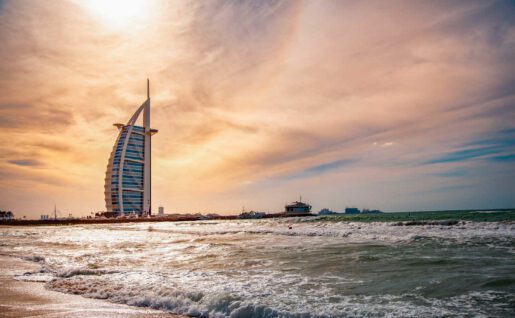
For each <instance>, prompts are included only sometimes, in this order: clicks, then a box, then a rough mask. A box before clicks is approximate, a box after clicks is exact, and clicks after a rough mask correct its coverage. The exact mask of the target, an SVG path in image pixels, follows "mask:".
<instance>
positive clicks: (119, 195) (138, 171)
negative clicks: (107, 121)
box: [104, 79, 157, 216]
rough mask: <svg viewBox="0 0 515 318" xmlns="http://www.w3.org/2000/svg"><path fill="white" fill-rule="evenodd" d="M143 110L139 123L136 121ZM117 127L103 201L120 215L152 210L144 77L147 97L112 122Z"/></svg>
mask: <svg viewBox="0 0 515 318" xmlns="http://www.w3.org/2000/svg"><path fill="white" fill-rule="evenodd" d="M142 112H143V126H138V125H136V121H137V120H138V118H139V116H140V114H141V113H142ZM114 126H116V127H117V128H118V130H119V133H118V137H117V138H116V142H115V143H114V146H113V150H112V152H111V156H110V157H109V162H108V164H107V171H106V178H105V187H104V188H105V191H104V193H105V203H106V210H107V211H108V212H114V213H117V214H120V215H125V214H131V213H134V214H137V215H139V216H145V215H150V214H151V213H152V194H151V189H152V188H151V148H152V147H151V137H152V135H154V134H155V133H157V130H156V129H152V128H150V83H149V80H148V79H147V100H146V101H145V102H144V103H143V104H142V105H141V106H140V107H139V108H138V109H137V110H136V112H135V113H134V114H133V115H132V117H131V118H130V119H129V121H128V122H127V124H125V125H124V124H114Z"/></svg>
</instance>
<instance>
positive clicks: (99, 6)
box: [80, 0, 149, 27]
mask: <svg viewBox="0 0 515 318" xmlns="http://www.w3.org/2000/svg"><path fill="white" fill-rule="evenodd" d="M80 3H81V5H82V6H83V7H85V8H87V9H88V10H89V11H90V12H91V13H92V14H94V15H95V16H98V17H101V18H102V19H103V20H104V21H105V22H106V23H108V24H110V25H112V26H115V27H125V26H127V25H130V24H131V23H135V22H137V21H138V20H141V19H142V18H144V17H145V16H146V14H147V13H148V8H149V2H148V1H145V0H82V1H81V2H80Z"/></svg>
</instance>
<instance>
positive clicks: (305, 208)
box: [284, 197, 311, 213]
mask: <svg viewBox="0 0 515 318" xmlns="http://www.w3.org/2000/svg"><path fill="white" fill-rule="evenodd" d="M284 209H285V211H286V213H311V205H309V204H306V203H304V202H302V197H301V198H300V201H295V202H293V203H292V204H287V205H286V206H285V207H284Z"/></svg>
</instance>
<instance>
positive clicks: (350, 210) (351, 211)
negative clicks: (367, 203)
mask: <svg viewBox="0 0 515 318" xmlns="http://www.w3.org/2000/svg"><path fill="white" fill-rule="evenodd" d="M359 212H360V211H359V209H358V208H345V214H359Z"/></svg>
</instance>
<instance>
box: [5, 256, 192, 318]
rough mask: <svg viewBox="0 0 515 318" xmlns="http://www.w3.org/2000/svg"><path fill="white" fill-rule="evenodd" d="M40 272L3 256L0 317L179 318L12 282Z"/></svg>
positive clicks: (32, 284)
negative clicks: (28, 272) (25, 274)
mask: <svg viewBox="0 0 515 318" xmlns="http://www.w3.org/2000/svg"><path fill="white" fill-rule="evenodd" d="M37 268H39V266H38V265H37V264H34V263H31V262H26V261H22V260H20V259H17V258H13V257H8V256H0V317H10V318H11V317H41V318H65V317H81V318H82V317H87V318H89V317H91V318H94V317H112V318H118V317H120V318H121V317H145V318H150V317H153V318H165V317H167V318H179V317H183V316H179V315H173V314H167V313H164V312H161V311H157V310H152V309H147V308H137V307H130V306H126V305H119V304H112V303H109V302H107V301H102V300H96V299H88V298H84V297H81V296H77V295H69V294H63V293H59V292H55V291H50V290H47V289H45V287H44V283H41V282H26V281H19V280H15V279H14V278H13V276H14V275H20V274H23V273H25V272H27V271H32V270H35V269H37Z"/></svg>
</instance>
